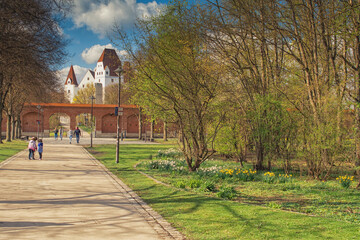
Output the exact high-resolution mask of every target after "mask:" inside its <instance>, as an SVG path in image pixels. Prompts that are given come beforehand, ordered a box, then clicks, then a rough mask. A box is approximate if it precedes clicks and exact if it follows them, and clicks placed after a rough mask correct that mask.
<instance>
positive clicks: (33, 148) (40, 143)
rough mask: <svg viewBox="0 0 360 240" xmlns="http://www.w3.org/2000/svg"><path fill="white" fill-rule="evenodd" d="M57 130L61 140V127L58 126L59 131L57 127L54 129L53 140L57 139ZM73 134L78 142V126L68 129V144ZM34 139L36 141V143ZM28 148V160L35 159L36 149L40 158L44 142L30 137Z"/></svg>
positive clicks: (79, 133)
mask: <svg viewBox="0 0 360 240" xmlns="http://www.w3.org/2000/svg"><path fill="white" fill-rule="evenodd" d="M59 132H60V140H62V138H63V128H60V131H59V130H58V129H57V128H55V129H54V136H55V140H57V139H58V134H59ZM73 134H75V136H76V142H77V143H79V142H80V136H81V131H80V129H79V127H77V128H76V129H75V130H74V131H73V130H71V129H70V130H69V131H68V136H69V142H70V144H71V141H72V138H73ZM36 140H37V142H38V143H36ZM28 149H29V160H36V159H35V152H36V151H37V152H38V153H39V160H42V154H43V150H44V143H43V141H42V139H37V137H32V138H31V139H30V141H29V145H28Z"/></svg>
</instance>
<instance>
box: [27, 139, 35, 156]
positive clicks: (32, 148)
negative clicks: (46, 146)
mask: <svg viewBox="0 0 360 240" xmlns="http://www.w3.org/2000/svg"><path fill="white" fill-rule="evenodd" d="M36 140H37V138H36V137H33V138H31V140H30V142H29V145H28V149H29V160H35V156H34V152H35V151H36Z"/></svg>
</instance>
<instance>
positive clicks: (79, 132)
mask: <svg viewBox="0 0 360 240" xmlns="http://www.w3.org/2000/svg"><path fill="white" fill-rule="evenodd" d="M74 133H75V136H76V143H79V141H80V136H81V131H80V129H79V127H76V129H75V131H74Z"/></svg>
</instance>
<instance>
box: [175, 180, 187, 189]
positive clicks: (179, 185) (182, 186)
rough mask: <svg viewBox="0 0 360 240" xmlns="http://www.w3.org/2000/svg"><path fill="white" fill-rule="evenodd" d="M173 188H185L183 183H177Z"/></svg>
mask: <svg viewBox="0 0 360 240" xmlns="http://www.w3.org/2000/svg"><path fill="white" fill-rule="evenodd" d="M175 186H176V187H178V188H185V187H186V183H185V182H184V181H182V180H181V181H177V182H176V183H175Z"/></svg>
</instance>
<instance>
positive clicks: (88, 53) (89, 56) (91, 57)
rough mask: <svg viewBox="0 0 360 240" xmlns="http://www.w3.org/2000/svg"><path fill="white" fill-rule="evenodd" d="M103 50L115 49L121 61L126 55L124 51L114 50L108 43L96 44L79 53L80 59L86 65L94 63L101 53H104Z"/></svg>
mask: <svg viewBox="0 0 360 240" xmlns="http://www.w3.org/2000/svg"><path fill="white" fill-rule="evenodd" d="M105 48H110V49H115V51H116V53H117V54H118V56H119V58H120V59H121V60H124V59H126V58H127V55H128V54H127V52H126V51H125V50H121V51H120V50H118V49H116V48H114V47H113V46H112V45H111V44H110V43H109V44H107V45H100V44H96V45H94V46H92V47H90V48H86V49H85V50H84V51H83V52H82V53H81V57H82V59H83V60H84V61H85V62H86V63H88V64H92V63H95V62H96V61H97V60H98V59H99V58H100V56H101V53H102V52H103V51H104V49H105Z"/></svg>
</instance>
